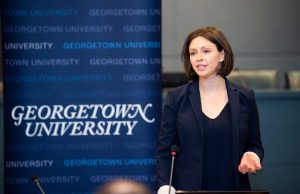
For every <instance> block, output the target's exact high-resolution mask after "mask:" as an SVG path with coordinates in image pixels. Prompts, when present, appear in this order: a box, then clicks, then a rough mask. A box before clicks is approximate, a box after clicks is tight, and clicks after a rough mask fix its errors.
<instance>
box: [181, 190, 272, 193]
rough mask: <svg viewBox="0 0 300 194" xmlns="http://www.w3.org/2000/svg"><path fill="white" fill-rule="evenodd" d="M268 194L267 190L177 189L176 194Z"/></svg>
mask: <svg viewBox="0 0 300 194" xmlns="http://www.w3.org/2000/svg"><path fill="white" fill-rule="evenodd" d="M231 193H232V194H269V192H268V191H264V190H263V191H184V190H178V191H176V194H231Z"/></svg>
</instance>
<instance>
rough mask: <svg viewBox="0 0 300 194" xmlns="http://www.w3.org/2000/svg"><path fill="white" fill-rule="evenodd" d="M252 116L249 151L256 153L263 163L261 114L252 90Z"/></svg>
mask: <svg viewBox="0 0 300 194" xmlns="http://www.w3.org/2000/svg"><path fill="white" fill-rule="evenodd" d="M250 108H251V115H250V121H249V125H250V134H249V136H248V143H247V151H251V152H254V153H256V154H257V155H258V157H259V158H260V160H261V161H262V160H263V158H264V149H263V145H262V141H261V133H260V124H259V114H258V109H257V104H256V100H255V95H254V91H253V90H251V104H250Z"/></svg>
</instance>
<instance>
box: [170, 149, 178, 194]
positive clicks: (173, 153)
mask: <svg viewBox="0 0 300 194" xmlns="http://www.w3.org/2000/svg"><path fill="white" fill-rule="evenodd" d="M177 152H178V147H177V145H172V147H171V153H170V154H171V155H172V163H171V172H170V181H169V194H171V187H172V179H173V169H174V160H175V155H176V154H177Z"/></svg>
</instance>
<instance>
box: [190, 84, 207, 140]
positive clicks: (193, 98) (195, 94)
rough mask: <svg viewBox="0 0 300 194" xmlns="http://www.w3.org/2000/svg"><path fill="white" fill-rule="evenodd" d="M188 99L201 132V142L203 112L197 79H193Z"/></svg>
mask: <svg viewBox="0 0 300 194" xmlns="http://www.w3.org/2000/svg"><path fill="white" fill-rule="evenodd" d="M189 100H190V103H191V106H192V110H193V113H194V115H195V118H196V120H197V124H198V128H199V129H200V132H201V142H203V127H204V124H203V114H202V108H201V101H200V92H199V81H198V80H196V81H193V82H192V84H191V86H190V88H189Z"/></svg>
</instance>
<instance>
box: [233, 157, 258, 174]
mask: <svg viewBox="0 0 300 194" xmlns="http://www.w3.org/2000/svg"><path fill="white" fill-rule="evenodd" d="M254 154H255V153H246V154H244V155H243V157H242V160H241V163H240V165H239V167H238V169H239V172H240V173H243V174H246V173H254V174H256V172H257V171H258V170H260V169H261V164H260V161H259V159H258V158H257V157H256V156H255V155H254Z"/></svg>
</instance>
